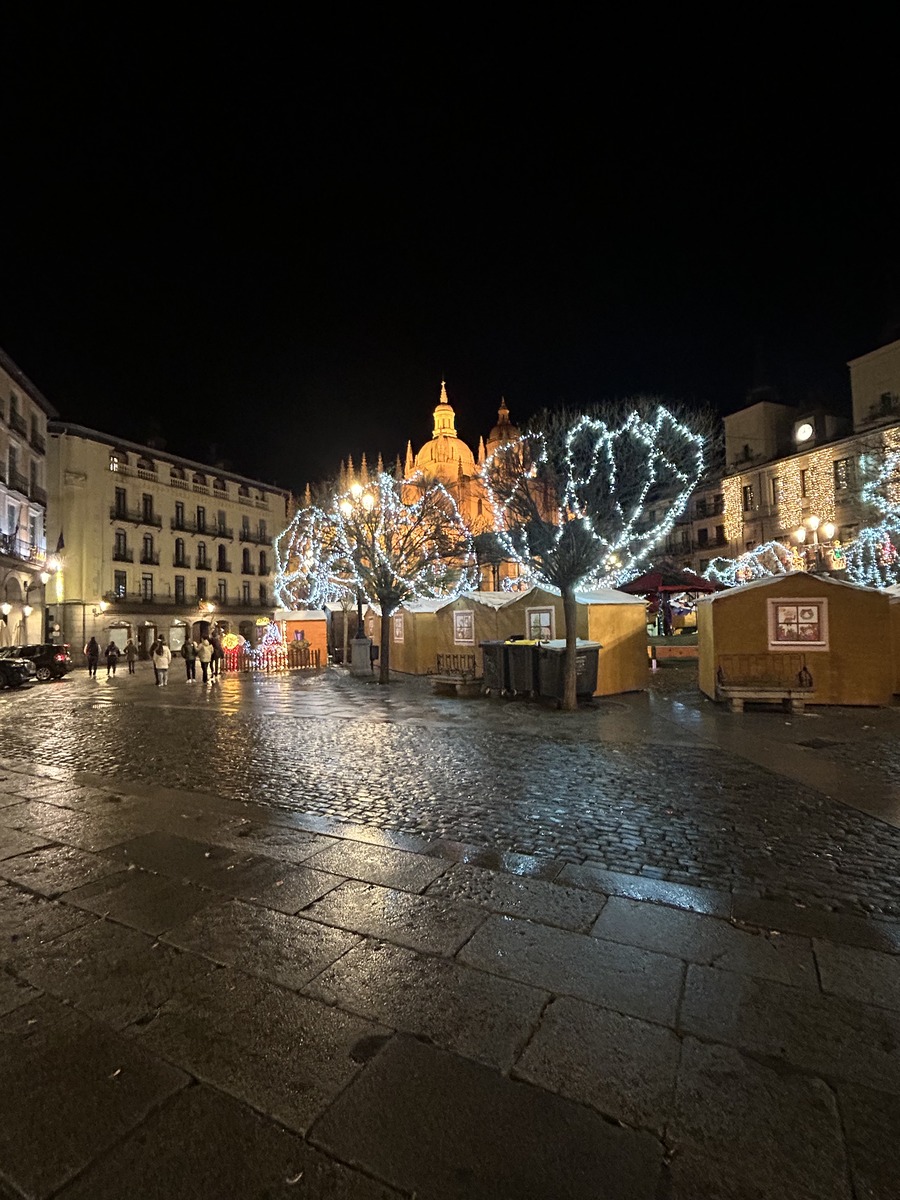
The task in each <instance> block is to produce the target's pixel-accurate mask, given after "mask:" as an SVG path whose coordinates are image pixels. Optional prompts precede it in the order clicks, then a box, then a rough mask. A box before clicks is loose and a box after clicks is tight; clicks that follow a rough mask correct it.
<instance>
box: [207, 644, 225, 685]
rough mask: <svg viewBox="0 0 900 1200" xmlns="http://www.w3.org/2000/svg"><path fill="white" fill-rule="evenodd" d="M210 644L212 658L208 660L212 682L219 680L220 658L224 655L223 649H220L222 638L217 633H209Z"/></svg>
mask: <svg viewBox="0 0 900 1200" xmlns="http://www.w3.org/2000/svg"><path fill="white" fill-rule="evenodd" d="M209 641H210V645H211V646H212V659H211V661H210V672H211V674H212V681H213V683H218V682H219V670H220V668H221V666H222V659H223V658H224V657H225V651H224V650H223V649H222V639H221V638H220V637H219V635H218V633H211V634H210V635H209Z"/></svg>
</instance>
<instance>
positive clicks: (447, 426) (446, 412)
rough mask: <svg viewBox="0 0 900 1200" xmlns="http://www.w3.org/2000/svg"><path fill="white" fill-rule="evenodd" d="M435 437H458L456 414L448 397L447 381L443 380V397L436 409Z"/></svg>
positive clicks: (433, 434)
mask: <svg viewBox="0 0 900 1200" xmlns="http://www.w3.org/2000/svg"><path fill="white" fill-rule="evenodd" d="M431 436H432V437H433V438H439V437H452V438H455V437H456V414H455V413H454V411H453V409H452V407H451V406H450V401H449V400H448V399H447V381H446V380H444V379H442V380H441V399H440V403H439V404H438V406H437V408H436V409H435V410H434V430H433V432H432V435H431Z"/></svg>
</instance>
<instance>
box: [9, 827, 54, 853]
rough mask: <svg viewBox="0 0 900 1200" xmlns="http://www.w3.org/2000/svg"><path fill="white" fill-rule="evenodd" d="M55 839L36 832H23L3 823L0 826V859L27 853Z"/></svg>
mask: <svg viewBox="0 0 900 1200" xmlns="http://www.w3.org/2000/svg"><path fill="white" fill-rule="evenodd" d="M55 840H56V839H55V838H52V837H44V836H42V835H41V834H36V833H24V832H23V831H22V830H20V829H14V828H12V827H10V826H7V825H4V826H3V827H2V828H0V859H4V858H15V857H16V855H18V854H28V853H29V851H31V850H37V849H38V847H40V846H48V845H50V844H51V843H52V842H54V841H55Z"/></svg>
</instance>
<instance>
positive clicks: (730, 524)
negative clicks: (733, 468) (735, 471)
mask: <svg viewBox="0 0 900 1200" xmlns="http://www.w3.org/2000/svg"><path fill="white" fill-rule="evenodd" d="M722 495H723V496H724V498H725V514H724V515H725V536H726V538H728V540H729V542H739V541H741V540H742V538H743V536H744V512H743V509H744V506H743V503H742V501H741V479H740V476H739V475H738V476H732V477H731V478H730V479H723V481H722Z"/></svg>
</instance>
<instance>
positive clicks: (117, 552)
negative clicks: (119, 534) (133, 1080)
mask: <svg viewBox="0 0 900 1200" xmlns="http://www.w3.org/2000/svg"><path fill="white" fill-rule="evenodd" d="M113 562H124V563H133V562H134V551H133V550H126V548H125V547H124V546H113Z"/></svg>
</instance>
